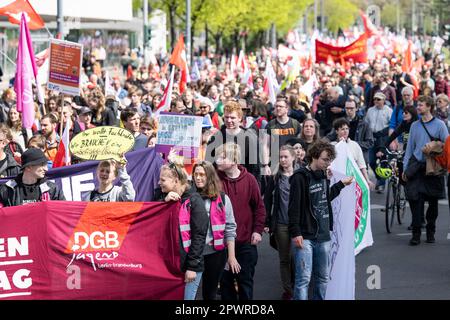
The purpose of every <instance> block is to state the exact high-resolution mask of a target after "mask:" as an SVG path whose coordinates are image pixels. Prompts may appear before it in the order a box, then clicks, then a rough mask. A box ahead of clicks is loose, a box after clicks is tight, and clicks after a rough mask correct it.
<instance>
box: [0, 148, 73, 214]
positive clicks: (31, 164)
mask: <svg viewBox="0 0 450 320" xmlns="http://www.w3.org/2000/svg"><path fill="white" fill-rule="evenodd" d="M47 170H48V167H47V158H46V156H45V154H44V152H42V150H40V149H35V148H30V149H28V150H27V151H25V152H24V153H23V154H22V173H20V174H19V175H18V176H17V177H16V178H15V179H14V180H9V181H8V182H7V183H5V184H4V185H2V186H0V206H1V207H12V206H20V205H23V204H27V203H34V202H40V201H49V200H65V198H64V195H63V193H62V191H61V190H59V188H58V187H57V186H56V185H55V184H54V183H53V182H51V181H47V179H46V178H45V173H46V172H47Z"/></svg>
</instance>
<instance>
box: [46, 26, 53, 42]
mask: <svg viewBox="0 0 450 320" xmlns="http://www.w3.org/2000/svg"><path fill="white" fill-rule="evenodd" d="M44 28H45V30H47V32H48V35H49V36H50V39H53V34H52V33H51V32H50V30H48V28H47V26H46V25H44Z"/></svg>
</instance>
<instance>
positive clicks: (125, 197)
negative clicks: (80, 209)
mask: <svg viewBox="0 0 450 320" xmlns="http://www.w3.org/2000/svg"><path fill="white" fill-rule="evenodd" d="M119 179H120V183H121V185H122V186H121V187H119V186H114V187H112V189H111V190H109V191H107V192H105V193H99V192H98V190H94V191H91V192H90V193H88V194H87V196H86V197H84V198H83V201H100V202H127V201H134V198H135V197H136V192H135V190H134V187H133V183H132V182H131V179H130V176H129V175H128V173H127V169H126V168H123V169H119ZM91 199H92V200H91Z"/></svg>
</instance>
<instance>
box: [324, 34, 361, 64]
mask: <svg viewBox="0 0 450 320" xmlns="http://www.w3.org/2000/svg"><path fill="white" fill-rule="evenodd" d="M329 57H331V59H333V61H334V62H339V63H341V64H342V62H343V61H349V60H350V59H351V60H353V62H360V63H366V62H367V36H366V35H365V34H363V35H361V36H360V37H359V38H358V40H356V41H355V42H353V43H351V44H349V45H348V46H346V47H335V46H331V45H329V44H326V43H323V42H320V41H319V40H316V61H317V62H325V63H326V62H327V60H328V58H329Z"/></svg>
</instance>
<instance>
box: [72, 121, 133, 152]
mask: <svg viewBox="0 0 450 320" xmlns="http://www.w3.org/2000/svg"><path fill="white" fill-rule="evenodd" d="M133 146H134V136H133V133H131V132H130V131H128V130H126V129H122V128H118V127H108V126H103V127H97V128H92V129H88V130H86V131H83V132H81V133H79V134H77V135H76V136H75V137H74V138H73V139H72V141H71V142H70V145H69V149H70V152H72V154H73V155H75V156H77V157H79V158H81V159H84V160H106V159H115V160H120V159H121V155H123V154H124V153H125V152H127V151H129V150H131V149H132V148H133Z"/></svg>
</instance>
